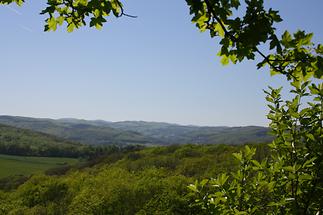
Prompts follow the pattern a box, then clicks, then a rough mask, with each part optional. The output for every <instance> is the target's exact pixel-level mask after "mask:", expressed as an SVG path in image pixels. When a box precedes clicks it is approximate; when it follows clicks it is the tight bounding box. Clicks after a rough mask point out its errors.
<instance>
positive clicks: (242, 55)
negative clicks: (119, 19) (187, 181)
mask: <svg viewBox="0 0 323 215" xmlns="http://www.w3.org/2000/svg"><path fill="white" fill-rule="evenodd" d="M187 2H188V4H189V6H190V9H191V13H192V14H193V22H195V23H196V25H197V27H198V28H199V29H201V30H202V31H204V30H209V31H210V33H211V36H212V37H214V36H220V37H221V38H222V39H221V41H220V44H221V45H222V47H221V51H220V52H219V55H220V56H221V57H222V63H223V64H228V63H229V60H230V61H232V62H233V63H236V62H238V61H243V60H244V59H255V54H259V55H260V56H261V57H262V58H263V60H262V61H261V62H259V63H258V68H261V67H263V66H265V65H269V67H270V72H271V74H272V75H274V74H283V75H284V76H285V77H286V78H287V80H288V81H289V82H290V84H291V90H290V95H292V96H293V97H292V99H290V100H285V101H284V100H283V99H282V96H281V88H280V89H273V88H271V87H269V88H270V90H269V91H265V93H266V94H267V97H266V99H267V101H268V102H270V104H269V105H268V106H269V108H270V112H269V114H268V116H267V117H268V119H270V120H271V123H270V128H271V129H272V132H273V134H274V135H275V140H274V141H273V142H272V143H271V144H270V145H269V146H270V147H271V151H272V156H271V157H270V158H268V159H266V160H263V161H262V162H258V161H256V160H254V159H253V156H254V154H255V149H253V148H249V147H246V148H245V150H244V151H242V152H240V153H236V154H234V157H235V158H236V159H237V160H238V161H239V162H240V168H239V169H238V170H237V171H235V172H232V173H231V174H230V175H227V174H222V175H220V176H218V177H217V178H215V179H210V180H206V179H205V180H202V181H200V182H196V183H195V184H192V185H190V186H189V188H190V189H191V191H192V193H194V194H196V203H195V204H196V205H198V206H200V207H201V209H203V210H205V211H206V212H207V213H210V214H264V213H265V214H317V213H321V212H323V205H322V202H323V199H322V194H323V184H322V181H323V178H322V161H323V157H322V152H323V128H322V125H323V124H322V123H323V122H322V120H323V110H322V108H323V83H320V82H321V80H322V78H323V64H322V63H323V52H322V47H323V46H322V45H321V44H319V45H317V46H315V45H314V44H313V43H312V42H311V39H312V36H313V34H307V33H305V32H304V31H297V32H296V33H294V34H293V35H292V34H290V33H289V32H287V31H286V32H285V33H284V34H283V35H282V36H281V39H279V38H278V36H277V35H276V32H275V28H274V24H275V23H276V22H280V21H282V19H281V18H280V16H279V14H278V11H274V10H272V9H269V10H266V9H265V8H264V5H263V1H258V0H257V1H256V0H246V1H245V5H246V11H245V14H244V16H243V17H236V16H234V13H233V10H237V9H238V8H239V7H241V6H240V1H239V0H231V1H225V0H219V1H211V0H202V1H191V0H187ZM260 45H268V46H269V47H268V51H269V54H268V55H265V54H263V52H262V51H260V49H259V46H260ZM262 49H264V48H263V47H262ZM315 79H316V80H315ZM303 100H305V101H307V103H303Z"/></svg>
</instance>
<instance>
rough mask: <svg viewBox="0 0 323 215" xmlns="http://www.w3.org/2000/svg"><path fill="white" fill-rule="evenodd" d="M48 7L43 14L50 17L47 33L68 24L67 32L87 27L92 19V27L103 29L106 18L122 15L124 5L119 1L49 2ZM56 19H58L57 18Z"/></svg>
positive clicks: (76, 0) (52, 0)
mask: <svg viewBox="0 0 323 215" xmlns="http://www.w3.org/2000/svg"><path fill="white" fill-rule="evenodd" d="M47 4H48V6H47V7H46V8H45V9H44V10H43V11H42V12H41V14H47V15H48V16H49V18H48V19H46V25H45V31H55V30H56V29H57V25H63V23H64V22H65V23H66V26H67V31H68V32H72V31H73V30H74V29H75V28H80V27H82V26H85V25H86V24H87V22H88V19H87V17H89V18H90V22H89V25H90V27H96V28H97V29H101V28H102V26H103V23H104V22H106V17H108V16H109V15H110V13H111V12H112V13H113V14H114V16H116V17H119V16H121V15H122V9H121V7H122V4H121V2H119V1H118V0H104V1H98V0H90V1H89V0H74V1H62V0H48V2H47ZM55 17H56V18H55Z"/></svg>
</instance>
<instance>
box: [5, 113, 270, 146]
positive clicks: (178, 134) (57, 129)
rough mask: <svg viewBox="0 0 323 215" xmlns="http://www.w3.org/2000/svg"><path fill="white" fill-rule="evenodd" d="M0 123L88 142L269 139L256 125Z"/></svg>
mask: <svg viewBox="0 0 323 215" xmlns="http://www.w3.org/2000/svg"><path fill="white" fill-rule="evenodd" d="M0 123H2V124H7V125H10V126H15V127H19V128H26V129H31V130H34V131H38V132H43V133H46V134H51V135H55V136H58V137H60V138H64V139H67V140H71V141H78V142H81V143H85V144H92V145H109V144H117V145H129V144H144V145H170V144H186V143H194V144H235V145H239V144H244V143H263V142H270V141H271V140H272V139H273V137H272V136H271V135H269V134H268V133H269V129H268V128H266V127H259V126H245V127H224V126H218V127H207V126H183V125H178V124H171V123H162V122H145V121H123V122H109V121H103V120H80V119H73V118H64V119H58V120H53V119H38V118H28V117H14V116H0Z"/></svg>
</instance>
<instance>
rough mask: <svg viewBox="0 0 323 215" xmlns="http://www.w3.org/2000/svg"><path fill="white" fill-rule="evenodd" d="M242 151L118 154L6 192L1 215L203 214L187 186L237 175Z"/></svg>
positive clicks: (170, 149)
mask: <svg viewBox="0 0 323 215" xmlns="http://www.w3.org/2000/svg"><path fill="white" fill-rule="evenodd" d="M256 147H257V148H258V147H259V148H262V147H263V145H256ZM241 148H242V146H227V145H203V146H201V145H177V146H167V147H151V148H144V149H141V150H138V149H136V148H133V150H129V151H123V152H120V151H119V152H114V153H112V154H110V155H108V156H106V157H105V158H104V159H102V160H101V161H100V162H99V163H97V164H96V165H95V166H91V168H81V169H75V168H74V169H72V170H70V171H69V172H67V173H66V174H65V175H60V176H46V175H34V176H32V177H31V178H29V179H28V180H27V181H26V182H25V183H24V184H22V185H21V186H19V187H18V188H17V189H15V190H11V191H10V192H1V191H0V214H60V215H62V214H199V209H198V208H191V207H190V206H189V202H190V201H192V197H191V196H190V195H188V190H187V188H186V187H187V184H189V183H192V182H194V181H195V180H197V179H201V178H204V177H210V176H211V175H214V174H218V173H221V172H226V171H228V170H230V169H231V170H233V169H236V167H237V163H236V162H234V161H233V159H232V158H231V154H232V153H233V152H238V151H239V150H240V149H241ZM267 152H268V151H267ZM115 155H117V156H115ZM262 158H263V157H261V159H262ZM201 163H202V164H203V168H201V166H200V165H201ZM188 169H189V170H188Z"/></svg>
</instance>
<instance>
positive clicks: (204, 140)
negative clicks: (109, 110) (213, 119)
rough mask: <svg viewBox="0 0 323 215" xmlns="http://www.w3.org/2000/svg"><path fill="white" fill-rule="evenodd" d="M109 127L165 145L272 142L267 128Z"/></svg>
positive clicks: (153, 124)
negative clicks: (144, 136)
mask: <svg viewBox="0 0 323 215" xmlns="http://www.w3.org/2000/svg"><path fill="white" fill-rule="evenodd" d="M109 126H110V127H113V128H116V129H122V130H129V131H136V132H139V133H142V134H143V135H146V136H148V137H151V138H154V139H160V140H161V141H163V142H164V143H165V144H185V143H197V144H243V143H263V142H270V141H272V139H273V137H272V136H271V135H269V134H268V133H269V128H266V127H260V126H245V127H224V126H218V127H208V126H183V125H177V124H169V123H159V122H143V121H124V122H115V123H109Z"/></svg>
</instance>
